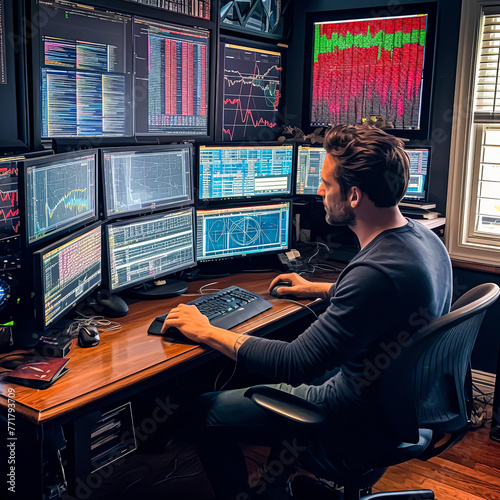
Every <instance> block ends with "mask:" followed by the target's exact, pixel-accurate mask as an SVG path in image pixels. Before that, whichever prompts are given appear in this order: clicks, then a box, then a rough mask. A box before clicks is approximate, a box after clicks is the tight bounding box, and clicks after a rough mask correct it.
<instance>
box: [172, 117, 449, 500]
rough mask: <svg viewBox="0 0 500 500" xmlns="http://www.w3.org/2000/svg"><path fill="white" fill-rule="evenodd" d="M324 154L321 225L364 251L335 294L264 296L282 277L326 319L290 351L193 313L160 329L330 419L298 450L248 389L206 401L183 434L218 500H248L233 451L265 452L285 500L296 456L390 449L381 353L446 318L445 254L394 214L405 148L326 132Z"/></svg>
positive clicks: (268, 488)
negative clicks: (266, 380) (346, 232)
mask: <svg viewBox="0 0 500 500" xmlns="http://www.w3.org/2000/svg"><path fill="white" fill-rule="evenodd" d="M324 145H325V149H326V151H327V155H326V158H325V162H324V166H323V169H322V172H321V177H322V184H321V186H320V187H319V189H318V194H319V195H320V196H322V198H323V203H324V206H325V211H326V220H327V222H328V223H329V224H332V225H339V224H344V225H348V226H349V228H350V229H351V230H352V231H353V232H354V233H355V234H356V236H357V238H358V240H359V243H360V246H361V250H360V252H359V253H358V254H357V255H356V257H354V259H353V260H352V261H351V262H350V263H349V264H348V265H347V267H346V268H345V269H344V271H343V272H342V273H341V274H340V276H339V278H338V280H337V282H336V284H335V285H329V284H324V283H314V282H309V281H307V280H305V279H303V278H301V277H300V276H298V275H296V274H286V275H281V276H278V277H277V278H276V279H275V280H273V282H272V283H271V284H270V288H272V287H273V286H274V284H275V283H276V282H277V280H278V279H282V278H288V279H290V280H291V281H292V286H291V287H287V288H286V289H282V290H281V291H282V292H283V293H287V294H289V293H291V294H294V295H295V296H297V297H328V296H330V297H331V299H330V305H329V306H328V308H327V310H326V311H325V313H323V314H322V315H321V316H320V317H319V318H318V320H316V321H315V322H314V323H313V324H312V325H311V326H310V327H309V328H308V329H307V330H306V331H305V332H303V333H302V334H301V335H299V336H298V337H297V338H296V339H295V340H293V341H291V342H283V341H277V340H269V339H264V338H256V337H250V336H247V335H238V334H235V333H233V332H230V331H226V330H222V329H220V328H215V327H213V326H211V325H210V323H209V322H208V319H207V318H206V317H205V316H202V315H201V314H200V313H199V312H198V310H197V309H196V308H195V307H194V306H187V305H183V304H181V305H179V306H178V307H177V308H175V309H173V310H172V311H171V312H170V313H169V315H168V318H167V319H166V321H165V325H164V329H166V328H167V327H169V326H175V327H177V328H179V329H180V330H181V331H182V332H183V333H184V334H185V335H186V336H187V337H189V338H190V339H192V340H194V341H196V342H200V343H204V344H207V345H209V346H211V347H213V348H214V349H217V350H219V351H221V352H222V353H224V354H226V355H227V356H229V357H230V358H232V359H234V360H236V361H237V363H238V364H241V365H243V366H245V367H249V368H251V369H252V370H254V371H257V372H260V373H262V374H263V375H265V376H267V377H271V378H273V379H274V380H276V381H277V382H280V383H281V384H280V385H279V386H278V387H279V388H281V389H282V390H286V391H288V392H290V393H293V394H296V395H298V396H299V397H302V398H305V399H307V400H309V401H312V402H315V403H317V404H320V405H322V406H323V407H324V409H325V410H326V414H327V420H326V424H325V426H324V429H323V430H322V432H320V433H317V434H316V433H312V432H311V433H309V434H308V435H307V442H308V446H307V449H304V448H305V447H304V446H301V444H300V443H299V442H298V441H297V440H296V437H295V436H294V435H293V432H292V430H291V429H290V428H289V427H287V426H286V424H284V423H283V421H280V420H279V419H277V418H276V417H274V416H273V415H269V414H268V413H267V412H266V411H264V410H262V409H260V408H257V407H256V406H255V405H254V404H253V403H252V402H251V401H249V400H248V399H247V398H244V396H243V393H244V392H245V389H241V390H233V391H225V392H219V393H211V394H206V395H203V396H202V397H201V398H200V399H199V400H198V402H197V403H196V409H192V413H191V417H190V418H191V421H190V423H189V425H191V426H192V428H193V429H194V432H195V433H196V436H197V444H198V448H199V451H200V456H201V458H202V461H203V464H204V466H205V469H206V471H207V473H208V475H209V478H210V480H211V482H212V485H213V488H214V491H215V493H216V497H217V499H218V500H221V499H239V500H243V499H246V498H250V496H249V493H248V491H247V490H248V487H247V476H246V469H245V464H244V460H243V457H242V456H241V453H240V452H239V448H238V444H237V443H238V442H246V443H250V444H267V445H270V446H271V447H272V448H271V449H272V451H273V453H274V454H273V455H272V456H271V457H270V459H269V462H268V467H269V470H268V474H267V478H266V476H264V479H265V481H264V483H265V484H261V488H260V490H262V491H263V490H265V492H264V493H265V494H266V495H267V497H268V498H282V497H279V496H278V495H276V496H273V494H274V493H271V492H272V491H273V490H275V489H279V488H276V487H283V485H284V480H283V478H284V477H286V475H287V474H289V473H290V472H291V470H292V466H293V464H294V458H297V456H298V455H299V454H300V455H301V456H300V458H301V462H306V463H311V464H313V465H314V464H315V463H316V464H317V463H321V461H324V460H327V461H329V462H330V463H331V464H335V462H336V461H339V462H340V461H344V462H349V461H350V460H352V461H355V459H356V457H357V456H359V455H360V453H362V454H363V456H369V454H370V453H371V452H373V453H374V454H376V453H377V451H378V450H381V449H383V448H384V447H389V448H393V447H395V446H397V444H398V443H400V442H401V434H400V433H399V429H394V428H391V427H390V425H389V424H388V419H387V415H385V414H383V412H382V410H381V409H380V405H377V401H378V398H379V396H378V392H377V391H378V390H379V389H380V388H379V387H378V385H377V370H380V369H383V367H381V366H378V365H377V363H378V361H379V360H380V359H381V358H380V355H381V354H383V353H385V354H386V356H387V352H388V350H389V352H397V349H398V346H399V348H401V347H402V346H401V344H402V343H404V342H406V341H407V340H408V337H409V336H411V334H412V333H413V332H415V331H416V330H418V328H420V327H422V326H423V325H425V324H426V323H428V322H429V321H432V320H433V319H435V318H437V317H439V316H441V315H443V314H445V313H447V312H448V311H449V307H450V303H451V295H452V272H451V263H450V259H449V257H448V254H447V252H446V250H445V248H444V246H443V244H442V243H441V241H440V240H439V238H438V237H437V236H436V235H434V234H433V233H432V232H431V231H429V230H427V229H426V228H425V227H423V226H422V225H420V224H418V223H414V222H412V221H409V220H407V219H405V218H404V217H403V216H402V215H401V213H400V211H399V208H398V203H399V201H400V200H401V198H402V197H403V195H404V193H405V192H406V188H407V184H408V177H409V159H408V156H407V155H406V153H405V151H404V148H403V143H402V141H401V140H400V139H397V138H396V137H394V136H391V135H389V134H386V133H385V132H383V131H382V130H380V129H376V128H372V127H370V126H365V125H361V126H337V127H334V128H332V129H331V130H329V131H328V132H327V134H326V137H325V142H324ZM278 291H279V290H278ZM390 349H392V351H390ZM334 369H337V370H336V372H335V374H333V373H332V372H331V371H332V370H334ZM318 377H323V378H324V381H323V380H322V381H321V382H318V381H317V380H318V379H317V378H318ZM315 379H316V380H315ZM314 380H315V381H314ZM312 381H314V383H312ZM318 450H321V451H319V452H318ZM318 454H319V455H320V456H318ZM272 470H275V471H276V472H275V473H274V474H270V473H269V471H272ZM283 498H286V497H283Z"/></svg>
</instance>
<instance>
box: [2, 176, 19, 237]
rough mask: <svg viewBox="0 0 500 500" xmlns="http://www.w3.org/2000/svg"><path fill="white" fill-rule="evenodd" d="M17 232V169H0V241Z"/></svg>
mask: <svg viewBox="0 0 500 500" xmlns="http://www.w3.org/2000/svg"><path fill="white" fill-rule="evenodd" d="M18 232H19V206H18V190H17V167H0V239H1V238H7V237H10V236H14V235H15V234H17V233H18Z"/></svg>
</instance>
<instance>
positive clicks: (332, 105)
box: [310, 14, 428, 130]
mask: <svg viewBox="0 0 500 500" xmlns="http://www.w3.org/2000/svg"><path fill="white" fill-rule="evenodd" d="M427 22H428V15H427V14H422V15H410V16H400V17H395V16H391V17H387V18H375V17H372V18H369V19H348V20H342V21H330V22H316V23H314V35H313V37H314V40H313V60H312V77H311V81H312V93H311V94H312V95H311V115H310V116H311V120H310V125H311V127H324V126H331V125H337V124H339V123H360V122H361V120H362V119H364V118H368V117H370V116H382V117H383V118H385V119H386V120H387V121H390V122H392V124H393V126H394V128H396V129H410V130H412V129H413V130H418V129H419V128H420V112H421V106H422V87H423V83H424V82H423V73H424V55H425V49H426V36H427Z"/></svg>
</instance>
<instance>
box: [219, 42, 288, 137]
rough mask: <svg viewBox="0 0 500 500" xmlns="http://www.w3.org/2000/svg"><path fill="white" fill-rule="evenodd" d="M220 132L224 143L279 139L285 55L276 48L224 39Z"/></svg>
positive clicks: (221, 45)
mask: <svg viewBox="0 0 500 500" xmlns="http://www.w3.org/2000/svg"><path fill="white" fill-rule="evenodd" d="M219 47H220V61H221V63H220V66H221V67H222V68H223V72H222V71H221V72H220V79H219V88H220V89H221V90H222V89H223V95H221V96H220V99H221V101H222V106H219V108H218V111H219V112H220V113H221V115H222V116H220V117H219V116H218V119H217V124H218V128H219V127H220V128H221V129H222V140H223V141H243V140H245V141H257V140H258V141H273V140H276V139H277V138H278V135H279V132H280V127H281V122H280V111H281V107H282V98H283V95H282V94H283V88H282V73H283V67H282V66H283V63H282V59H283V58H282V54H281V52H280V51H279V49H278V47H277V46H276V45H274V46H273V45H270V44H260V43H257V42H251V43H249V42H245V43H244V44H243V43H242V41H241V40H236V39H230V38H224V40H223V41H222V42H221V43H220V45H219Z"/></svg>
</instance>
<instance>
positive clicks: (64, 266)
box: [33, 224, 102, 330]
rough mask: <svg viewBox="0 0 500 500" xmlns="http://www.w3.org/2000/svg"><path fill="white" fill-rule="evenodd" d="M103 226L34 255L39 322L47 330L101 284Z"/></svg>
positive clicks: (37, 317)
mask: <svg viewBox="0 0 500 500" xmlns="http://www.w3.org/2000/svg"><path fill="white" fill-rule="evenodd" d="M101 243H102V235H101V225H100V224H98V225H95V226H92V227H90V228H86V229H84V230H81V231H79V232H77V233H73V234H71V235H69V236H67V237H66V238H64V239H63V240H60V241H57V242H55V243H53V244H51V245H50V246H48V247H46V248H43V249H42V250H39V251H37V252H35V253H34V254H33V256H34V280H35V283H34V289H35V301H36V302H35V311H36V313H35V314H36V319H37V323H38V326H39V328H40V329H42V330H43V329H46V328H47V327H48V326H49V325H53V324H54V323H55V322H56V321H57V320H58V319H60V318H61V317H62V316H64V315H65V314H66V313H67V312H68V311H69V310H70V309H71V308H72V307H73V306H75V305H76V304H78V303H79V302H81V301H82V300H83V299H84V298H85V297H86V296H87V295H89V294H90V293H91V292H92V291H94V290H95V289H96V288H98V287H99V286H100V284H101V254H102V252H101Z"/></svg>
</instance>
